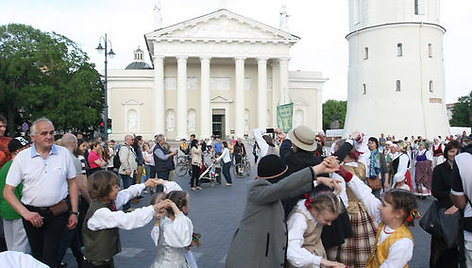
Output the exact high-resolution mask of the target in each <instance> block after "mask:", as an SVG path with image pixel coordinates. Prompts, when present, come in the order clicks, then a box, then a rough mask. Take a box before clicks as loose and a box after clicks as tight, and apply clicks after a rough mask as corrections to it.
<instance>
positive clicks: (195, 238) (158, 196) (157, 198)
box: [151, 179, 201, 268]
mask: <svg viewBox="0 0 472 268" xmlns="http://www.w3.org/2000/svg"><path fill="white" fill-rule="evenodd" d="M156 183H157V185H162V186H163V192H157V193H155V194H153V195H152V196H151V205H154V204H157V203H160V202H162V201H164V200H165V197H166V195H167V194H169V193H170V192H172V191H183V190H182V187H180V185H179V184H177V183H176V182H174V181H166V180H163V179H157V180H156ZM166 215H167V213H165V212H164V213H158V214H156V215H155V216H154V218H155V219H156V222H155V225H159V223H160V220H161V219H162V218H164V217H165V216H166ZM151 234H152V232H151ZM200 237H201V235H199V234H196V233H194V234H193V235H192V244H191V245H190V246H189V247H187V250H186V252H185V260H186V261H187V264H188V266H189V268H197V267H198V265H197V262H196V260H195V257H194V256H193V253H192V251H191V250H190V248H191V247H192V246H195V247H198V246H200ZM156 246H157V245H156Z"/></svg>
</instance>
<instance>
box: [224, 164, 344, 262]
mask: <svg viewBox="0 0 472 268" xmlns="http://www.w3.org/2000/svg"><path fill="white" fill-rule="evenodd" d="M338 167H339V164H338V161H337V160H336V158H335V157H328V158H326V159H325V160H324V161H323V162H322V163H321V164H319V165H317V166H314V167H307V168H305V169H302V170H300V171H298V172H296V173H293V174H292V175H290V176H287V177H285V176H286V174H287V169H288V168H287V166H286V165H285V164H284V163H283V162H282V160H281V159H280V158H279V157H278V156H276V155H267V156H264V157H263V158H262V159H261V160H260V162H259V165H258V167H257V176H256V180H255V181H253V182H252V184H251V185H250V186H249V192H248V195H247V201H246V208H245V211H244V214H243V217H242V219H241V222H240V224H239V228H238V230H236V233H235V234H234V237H233V241H232V243H231V246H230V249H229V252H228V256H227V258H226V267H227V268H232V267H238V268H239V267H245V268H251V267H254V268H256V267H257V268H260V267H267V268H273V267H284V265H285V253H286V245H287V226H286V224H285V221H284V209H283V207H282V203H281V201H280V200H281V199H284V198H289V197H295V196H297V195H300V194H302V193H306V192H310V191H311V190H312V189H313V188H314V186H316V185H317V184H319V183H323V184H325V185H327V186H329V187H333V185H334V183H335V182H334V180H333V179H331V178H325V177H318V178H317V177H316V176H317V174H322V173H331V172H333V171H336V170H337V169H338Z"/></svg>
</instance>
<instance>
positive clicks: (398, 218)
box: [338, 167, 419, 268]
mask: <svg viewBox="0 0 472 268" xmlns="http://www.w3.org/2000/svg"><path fill="white" fill-rule="evenodd" d="M338 174H340V175H341V176H342V177H343V178H344V180H345V181H346V183H347V185H348V186H349V187H350V188H351V189H352V191H353V192H354V194H355V195H356V196H357V198H359V199H360V200H361V201H362V203H363V204H364V206H365V207H366V208H367V210H368V211H369V213H370V214H371V215H372V216H373V217H374V218H375V220H376V221H377V222H378V223H380V225H379V229H378V231H377V236H376V243H375V249H374V251H373V253H372V254H371V256H370V257H369V259H368V261H367V265H366V267H367V268H374V267H408V261H410V260H411V258H412V256H413V236H412V235H411V233H410V231H409V230H408V228H407V227H406V224H410V225H413V222H414V220H415V219H416V218H418V217H419V213H418V210H417V209H416V208H417V205H416V199H415V196H414V195H413V194H411V193H410V192H408V191H405V190H402V189H392V190H389V191H387V192H386V193H385V195H384V197H383V200H382V201H380V200H379V199H377V198H375V196H374V195H373V194H372V193H371V189H370V188H369V187H368V186H367V185H365V183H364V182H362V181H361V180H360V179H359V178H358V177H357V176H355V175H353V174H352V173H350V172H349V171H347V170H346V169H344V168H342V167H341V169H340V171H338Z"/></svg>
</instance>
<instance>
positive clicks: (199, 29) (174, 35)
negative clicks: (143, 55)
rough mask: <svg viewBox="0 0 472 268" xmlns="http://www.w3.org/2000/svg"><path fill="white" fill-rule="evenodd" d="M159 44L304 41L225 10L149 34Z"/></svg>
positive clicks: (147, 35) (147, 37)
mask: <svg viewBox="0 0 472 268" xmlns="http://www.w3.org/2000/svg"><path fill="white" fill-rule="evenodd" d="M146 39H148V41H150V40H156V41H159V40H161V41H164V40H169V41H185V40H191V41H194V42H195V41H205V42H208V41H217V42H218V41H225V42H231V41H236V42H274V43H278V42H284V43H289V44H294V43H295V42H297V41H298V40H299V39H300V38H299V37H297V36H295V35H292V34H290V33H288V32H285V31H282V30H279V29H276V28H274V27H271V26H269V25H266V24H263V23H260V22H258V21H255V20H252V19H250V18H248V17H244V16H242V15H239V14H236V13H233V12H231V11H228V10H226V9H221V10H218V11H215V12H212V13H209V14H207V15H203V16H200V17H197V18H194V19H190V20H187V21H184V22H181V23H178V24H175V25H172V26H169V27H165V28H162V29H158V30H156V31H154V32H152V33H149V34H146Z"/></svg>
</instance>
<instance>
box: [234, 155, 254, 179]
mask: <svg viewBox="0 0 472 268" xmlns="http://www.w3.org/2000/svg"><path fill="white" fill-rule="evenodd" d="M250 170H251V163H249V160H248V159H247V156H244V157H242V158H241V162H239V163H238V164H236V165H235V166H234V169H233V174H234V175H235V176H236V177H238V178H242V177H246V176H249V172H250Z"/></svg>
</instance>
